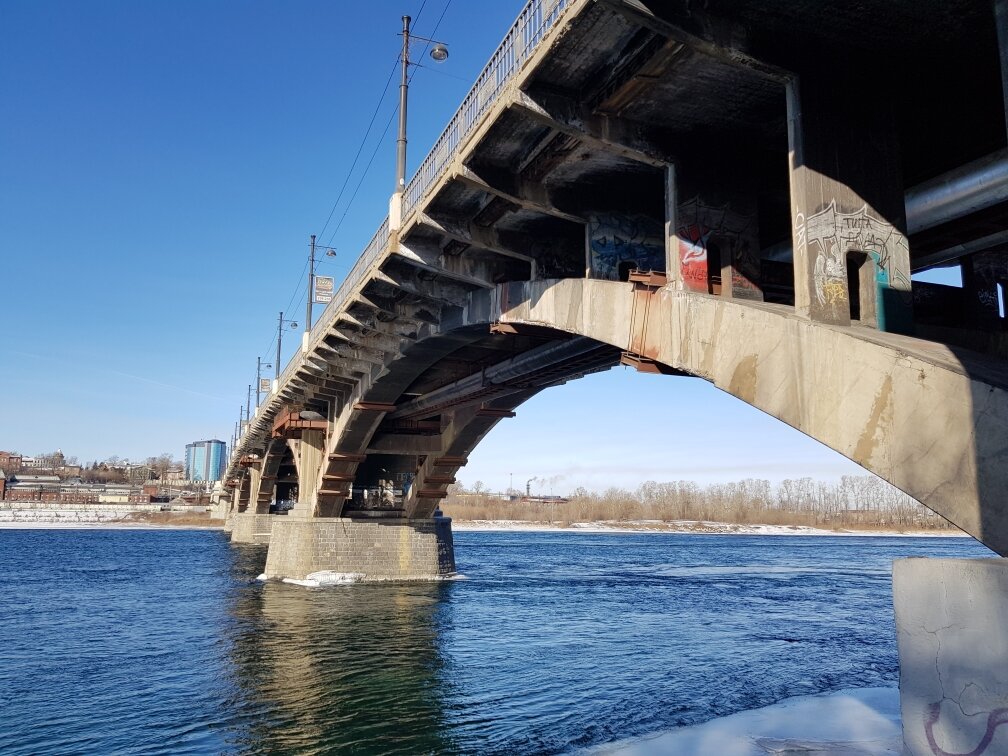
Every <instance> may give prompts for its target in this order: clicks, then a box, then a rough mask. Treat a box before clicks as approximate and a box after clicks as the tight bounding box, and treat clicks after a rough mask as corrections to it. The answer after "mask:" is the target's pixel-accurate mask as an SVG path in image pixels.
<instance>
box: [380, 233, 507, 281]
mask: <svg viewBox="0 0 1008 756" xmlns="http://www.w3.org/2000/svg"><path fill="white" fill-rule="evenodd" d="M392 258H393V259H399V260H404V261H405V262H407V263H409V265H411V266H412V267H414V268H417V269H419V270H423V271H426V272H428V273H432V274H434V275H436V276H437V277H438V278H447V279H450V280H452V281H456V282H458V283H460V284H462V285H464V286H467V287H469V288H470V289H492V288H493V287H494V284H493V283H492V282H491V281H490V278H489V275H490V273H491V271H490V270H489V269H487V266H486V265H480V264H479V263H478V262H476V261H474V260H463V259H460V258H459V257H448V256H445V255H444V253H443V252H442V250H441V249H440V248H439V247H435V246H433V245H430V244H424V243H423V242H421V241H410V242H409V243H400V244H399V248H398V249H397V250H396V251H394V252H393V253H392ZM480 268H484V270H482V271H481V270H480Z"/></svg>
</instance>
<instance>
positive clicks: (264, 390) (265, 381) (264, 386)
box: [259, 378, 273, 394]
mask: <svg viewBox="0 0 1008 756" xmlns="http://www.w3.org/2000/svg"><path fill="white" fill-rule="evenodd" d="M272 388H273V382H272V381H271V380H270V379H269V378H260V379H259V393H261V394H268V393H269V392H270V390H271V389H272Z"/></svg>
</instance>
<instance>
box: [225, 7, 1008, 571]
mask: <svg viewBox="0 0 1008 756" xmlns="http://www.w3.org/2000/svg"><path fill="white" fill-rule="evenodd" d="M701 5H702V7H701ZM1006 19H1008V4H1006V3H1005V2H1004V0H996V1H995V2H993V3H992V2H987V0H947V1H946V2H942V3H921V2H917V1H916V0H914V1H911V0H866V1H865V2H862V3H859V4H858V5H857V6H856V7H854V6H851V5H850V4H849V3H843V2H839V1H838V0H823V1H821V2H819V1H817V2H805V1H803V0H799V1H798V2H786V3H785V2H772V3H765V2H757V1H756V0H724V2H720V3H705V4H693V3H689V2H675V3H664V2H662V3H659V2H649V1H648V0H532V1H531V2H529V3H528V5H527V6H526V7H525V8H524V9H523V10H522V12H521V14H520V15H519V17H518V19H517V21H516V22H515V24H514V25H513V26H512V27H511V29H510V30H509V31H508V32H507V35H506V36H505V38H504V41H503V42H502V43H501V45H500V46H499V47H498V49H497V50H496V52H494V54H493V56H492V57H491V59H490V61H489V63H488V64H487V66H486V67H485V68H484V70H483V71H482V73H481V74H480V75H479V77H478V79H477V80H476V82H475V84H474V86H473V88H472V89H471V91H470V92H469V94H468V95H467V97H466V98H465V100H464V101H463V103H462V105H461V107H460V108H459V110H458V112H457V113H456V114H455V116H454V117H453V118H452V120H451V121H450V123H449V124H448V126H447V127H446V128H445V130H444V132H443V133H442V135H441V137H440V138H439V139H438V141H437V143H436V144H435V145H434V148H433V149H432V150H431V152H430V154H428V155H427V157H426V159H425V160H424V161H423V163H422V164H421V166H420V168H419V170H418V171H417V173H416V175H415V176H414V177H413V178H412V180H411V181H410V182H409V183H408V184H407V185H406V186H405V188H404V189H403V191H401V192H398V193H396V194H395V195H394V196H393V197H392V201H391V203H390V212H389V216H388V217H387V218H386V219H385V220H384V221H383V222H382V224H381V225H380V226H379V228H378V230H377V232H376V233H375V235H374V237H373V238H372V239H371V241H370V243H369V244H368V245H367V247H366V248H365V249H364V251H363V253H362V254H361V256H360V258H359V259H358V261H357V263H356V264H355V265H354V267H353V269H352V270H351V271H350V273H349V274H348V276H347V277H346V279H345V280H344V281H343V282H342V285H341V286H340V288H339V290H338V291H337V292H336V294H335V296H334V298H333V300H332V302H331V303H330V304H329V305H328V306H327V307H326V309H325V311H324V313H323V314H322V315H321V317H320V318H319V320H318V322H317V323H316V324H315V325H314V327H313V328H312V329H311V332H310V333H306V334H305V336H304V340H303V343H302V345H301V349H300V351H299V352H298V353H297V354H296V355H295V356H294V357H293V358H292V360H291V361H290V363H289V364H288V365H287V367H286V369H285V370H284V372H283V374H282V375H281V376H280V378H279V380H277V381H275V382H274V385H273V387H272V391H271V392H270V394H269V396H268V398H267V400H266V401H264V402H263V403H262V405H261V406H260V407H259V408H258V410H257V411H256V413H255V415H254V416H253V417H252V418H251V419H250V422H249V423H248V424H247V425H246V426H245V427H244V428H243V431H242V433H241V436H240V438H239V440H238V442H237V444H236V445H235V447H234V449H233V451H232V454H231V457H230V460H229V464H228V468H227V473H226V488H225V489H224V491H225V492H224V505H223V506H224V507H225V509H226V511H227V513H228V523H229V524H228V527H229V528H230V529H231V533H232V539H233V540H234V541H236V542H255V541H258V542H262V543H266V542H268V543H269V551H268V556H267V562H266V571H265V572H266V575H267V576H269V577H285V578H295V579H303V578H305V577H306V576H307V575H309V574H311V573H316V572H326V571H330V572H341V573H357V574H363V575H367V576H369V577H373V578H379V579H381V578H393V579H396V578H416V577H430V576H437V575H444V574H447V573H450V572H452V571H453V570H454V556H453V547H452V540H451V526H450V521H449V519H448V518H445V517H442V516H441V515H440V511H439V509H438V505H439V502H440V501H441V499H443V498H444V496H445V495H446V489H447V487H448V486H449V485H450V484H451V483H452V482H453V481H454V476H455V475H456V474H457V472H458V470H459V469H460V468H462V467H463V466H464V465H465V464H466V460H467V457H468V456H469V454H471V452H472V451H473V449H474V448H475V447H476V446H477V445H478V443H479V442H480V440H481V439H482V438H483V437H484V436H486V434H487V433H489V432H490V430H491V429H492V428H493V427H494V426H495V425H496V424H497V423H498V422H501V421H506V419H507V418H510V417H512V416H513V415H514V414H515V411H516V410H517V409H518V408H519V407H520V405H521V404H522V402H524V401H525V400H527V399H528V398H529V397H531V396H533V395H535V394H536V393H537V392H539V391H542V390H543V389H545V388H547V387H551V386H557V385H560V384H563V383H564V382H566V381H570V380H573V379H576V378H578V377H581V376H584V375H586V374H588V373H592V372H595V371H599V370H605V369H608V368H610V367H612V366H614V365H617V364H625V365H631V366H633V367H635V368H636V369H638V370H641V371H645V372H654V373H661V374H666V375H668V376H670V380H671V379H674V377H675V376H681V375H690V376H698V377H700V378H703V379H705V380H708V381H711V382H712V383H713V384H714V385H716V386H717V387H718V388H720V389H722V390H724V391H726V392H728V393H730V394H732V395H733V396H735V397H737V398H739V399H740V400H741V401H744V402H746V403H748V404H750V405H752V406H754V407H757V408H759V409H761V410H763V411H764V412H767V413H769V414H771V415H773V416H774V417H776V418H778V419H780V420H781V421H782V422H785V423H787V424H789V425H791V426H792V427H794V428H796V429H798V430H800V431H802V432H803V433H806V434H808V435H809V436H811V437H813V438H815V439H817V440H819V441H821V442H822V443H823V444H825V445H827V446H829V447H830V448H832V449H834V450H836V451H838V452H839V453H841V454H843V455H845V456H846V457H848V458H850V459H852V460H853V461H855V462H856V463H858V464H859V465H861V466H862V467H864V468H865V469H867V470H870V471H871V472H873V473H875V474H877V475H879V476H881V477H882V478H884V479H885V480H887V481H889V482H890V483H892V484H894V485H896V486H897V487H899V488H900V489H902V490H903V491H905V492H907V493H908V494H910V495H911V496H913V497H914V498H916V499H918V500H919V501H921V502H922V503H923V504H924V505H925V506H927V507H929V508H930V509H932V510H933V511H935V512H937V513H938V514H940V515H942V516H943V517H945V518H946V519H948V520H950V521H951V522H952V523H954V524H955V525H957V526H958V527H960V528H962V529H963V530H964V531H966V532H967V533H970V534H971V535H973V536H974V537H976V538H977V539H979V540H980V541H982V542H983V543H984V544H986V545H987V546H989V547H990V548H991V549H993V550H994V551H995V552H997V553H998V554H1001V555H1006V554H1008V505H1006V500H1005V491H1008V365H1006V359H1008V337H1006V333H1008V331H1006V320H1005V317H1004V309H1003V304H1002V305H1000V306H999V297H1001V300H1002V302H1003V297H1004V290H1005V287H1006V286H1008V231H1006V230H1005V229H1006V228H1008V149H1006V146H1008V140H1006V106H1005V103H1006V95H1008V28H1006ZM950 266H957V267H958V268H959V269H960V270H961V273H962V282H963V285H962V287H961V288H959V287H952V286H941V285H936V284H925V283H919V282H916V281H912V280H911V275H912V274H913V273H915V272H917V271H922V270H927V269H929V268H934V267H950ZM670 432H674V429H670ZM730 432H731V429H730V428H726V429H725V433H730ZM295 491H296V504H295V505H294V508H293V509H292V510H291V511H290V512H288V513H286V514H283V515H275V514H274V515H270V514H269V505H270V502H272V501H275V500H277V499H289V498H295V497H294V496H293V495H292V494H293V493H294V492H295Z"/></svg>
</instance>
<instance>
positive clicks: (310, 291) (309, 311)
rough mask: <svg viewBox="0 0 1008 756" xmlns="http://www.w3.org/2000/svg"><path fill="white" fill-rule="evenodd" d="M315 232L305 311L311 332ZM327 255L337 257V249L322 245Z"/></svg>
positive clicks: (305, 325) (312, 237)
mask: <svg viewBox="0 0 1008 756" xmlns="http://www.w3.org/2000/svg"><path fill="white" fill-rule="evenodd" d="M316 249H317V247H316V246H315V234H312V235H311V246H310V248H309V250H310V251H309V254H308V297H307V299H308V304H307V307H306V311H305V324H304V329H305V333H310V332H311V329H312V305H313V304H315V250H316ZM322 249H324V250H325V253H326V257H335V256H336V250H335V249H333V248H332V247H322Z"/></svg>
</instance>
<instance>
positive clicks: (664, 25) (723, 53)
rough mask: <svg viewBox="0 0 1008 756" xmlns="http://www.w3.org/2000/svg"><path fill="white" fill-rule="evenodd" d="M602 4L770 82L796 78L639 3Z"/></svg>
mask: <svg viewBox="0 0 1008 756" xmlns="http://www.w3.org/2000/svg"><path fill="white" fill-rule="evenodd" d="M600 2H601V3H602V4H603V5H606V6H607V7H609V8H610V9H611V10H613V11H615V12H616V13H618V14H620V15H621V16H623V17H624V18H626V19H628V20H629V21H632V22H633V23H635V24H637V25H638V26H640V27H641V28H644V29H649V30H650V31H653V32H655V33H656V34H660V35H661V36H663V37H665V38H667V39H670V40H674V41H676V42H679V43H681V44H683V45H687V46H689V47H691V48H693V49H694V50H696V51H697V52H700V53H703V54H705V55H709V56H710V57H712V58H715V59H717V60H720V61H722V62H724V63H730V64H732V65H734V66H738V67H739V68H744V69H746V70H749V71H753V72H755V73H757V74H759V75H760V76H763V77H765V78H766V79H768V80H770V81H774V82H778V83H780V84H785V83H786V82H787V81H789V80H790V79H791V77H792V76H793V73H792V72H790V71H787V70H785V69H783V68H780V67H779V66H775V65H773V64H771V63H767V62H766V61H763V60H759V59H758V58H754V57H753V56H751V55H749V54H748V53H747V52H745V51H743V50H740V49H738V48H737V47H727V46H725V45H719V44H717V43H716V42H713V41H711V40H707V39H704V38H702V37H698V36H697V35H695V34H691V33H690V32H687V31H686V30H684V29H681V28H679V27H678V26H676V25H674V24H671V23H669V22H668V21H665V20H664V19H661V18H659V17H658V16H656V15H655V14H654V13H652V12H651V11H650V10H649V9H648V8H647V7H646V6H645V5H643V4H642V3H640V2H638V0H600Z"/></svg>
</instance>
